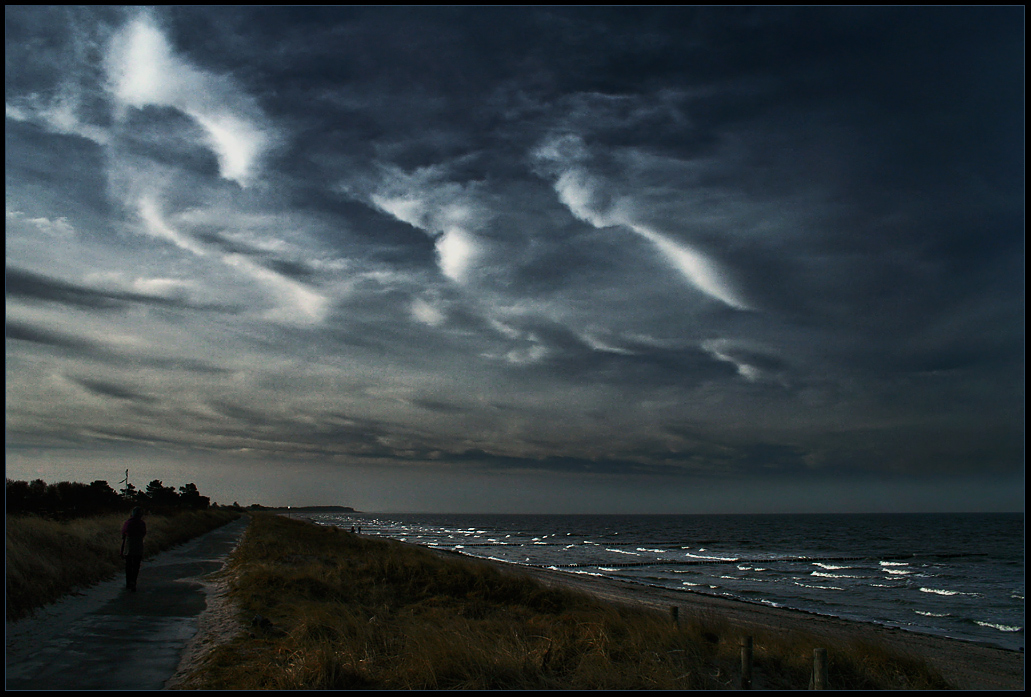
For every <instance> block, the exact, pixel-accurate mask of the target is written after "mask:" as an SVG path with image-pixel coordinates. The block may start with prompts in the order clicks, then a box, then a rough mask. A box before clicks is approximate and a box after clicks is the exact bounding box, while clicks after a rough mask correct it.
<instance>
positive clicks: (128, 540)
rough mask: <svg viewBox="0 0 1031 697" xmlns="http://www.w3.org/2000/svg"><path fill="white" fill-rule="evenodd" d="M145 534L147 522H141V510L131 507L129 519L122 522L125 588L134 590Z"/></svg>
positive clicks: (138, 573)
mask: <svg viewBox="0 0 1031 697" xmlns="http://www.w3.org/2000/svg"><path fill="white" fill-rule="evenodd" d="M146 534H147V524H146V523H144V522H143V510H142V509H141V508H140V507H139V506H137V507H136V508H134V509H132V513H131V514H130V515H129V520H127V521H125V522H124V523H122V552H121V554H122V556H123V557H124V558H125V588H126V590H129V591H133V592H135V591H136V578H137V577H138V576H139V575H140V562H142V561H143V538H144V536H145V535H146Z"/></svg>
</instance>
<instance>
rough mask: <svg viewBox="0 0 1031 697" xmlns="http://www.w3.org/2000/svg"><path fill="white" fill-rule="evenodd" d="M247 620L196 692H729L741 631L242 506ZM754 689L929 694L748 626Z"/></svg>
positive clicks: (923, 673) (910, 663) (233, 576)
mask: <svg viewBox="0 0 1031 697" xmlns="http://www.w3.org/2000/svg"><path fill="white" fill-rule="evenodd" d="M227 573H228V574H229V575H230V576H229V578H230V584H231V585H230V588H231V590H230V593H231V598H233V599H234V600H235V601H236V602H237V603H238V605H239V607H240V610H241V613H242V618H243V619H245V621H246V623H247V625H248V629H247V630H246V631H244V632H243V633H242V634H241V635H240V636H238V637H237V638H236V639H234V640H232V641H231V642H229V643H227V644H223V645H222V646H220V647H218V648H216V649H214V650H213V651H212V652H211V653H209V654H208V655H207V657H206V658H205V659H204V661H203V663H202V664H201V667H200V668H199V669H198V670H197V671H195V672H194V673H193V674H192V676H191V677H190V679H189V680H188V681H187V683H186V685H185V687H192V688H201V689H340V688H374V689H375V688H381V689H470V690H472V689H727V688H737V687H739V686H740V665H741V658H740V640H741V632H739V631H738V630H736V629H735V628H733V627H731V626H729V625H728V624H727V623H726V622H724V621H722V620H721V619H720V618H719V617H715V616H711V617H694V618H682V619H681V622H680V623H679V625H674V623H673V622H672V621H671V618H670V616H669V615H665V614H661V613H655V612H649V611H644V610H637V609H629V608H626V607H622V606H615V605H609V604H604V603H602V602H600V601H597V600H595V599H593V598H591V597H589V596H586V595H582V594H578V593H574V592H572V591H569V590H563V589H558V588H551V587H547V586H544V585H541V584H540V583H539V582H537V581H535V580H533V579H530V578H528V577H526V576H523V575H520V574H518V573H516V572H515V571H513V572H509V571H508V570H507V569H501V568H499V567H498V566H497V565H494V564H490V563H487V562H480V561H476V560H469V559H461V558H450V557H445V556H443V555H440V554H436V553H433V552H431V551H429V550H425V549H422V548H418V547H414V546H411V545H404V544H401V543H397V542H392V541H387V540H373V539H368V538H362V537H359V536H356V535H353V534H351V533H348V532H346V531H344V530H340V529H336V528H327V527H319V526H316V525H312V524H309V523H305V522H302V521H296V520H290V519H287V518H283V517H279V516H273V515H270V514H265V513H256V514H254V516H253V522H252V524H251V527H250V529H249V530H248V532H247V534H246V535H245V538H244V540H243V542H242V543H241V545H240V546H239V547H238V548H237V550H236V552H235V553H234V555H233V558H232V561H231V564H230V568H229V570H228V572H227ZM752 634H753V636H754V641H755V650H754V656H755V663H754V665H755V668H754V672H755V682H754V683H753V684H754V687H756V688H766V689H792V688H794V689H798V688H802V689H804V688H805V687H806V686H807V685H808V681H809V679H810V675H811V669H812V655H813V648H815V647H825V648H828V649H829V655H830V657H831V658H830V664H829V673H830V676H831V681H830V686H831V687H834V688H850V689H900V688H902V689H930V688H941V687H947V685H946V683H945V682H944V681H943V680H942V679H941V678H940V677H939V676H938V675H937V674H935V673H934V672H933V671H932V670H930V669H929V668H928V667H926V666H925V665H924V664H923V663H921V662H918V661H916V660H912V659H907V658H904V657H901V656H896V655H892V654H890V653H888V652H886V651H884V650H881V649H879V648H877V647H871V646H860V645H849V646H828V645H827V642H826V640H823V639H821V640H819V641H817V640H815V639H813V638H811V637H806V636H797V637H792V638H789V639H785V638H784V636H783V635H778V636H777V637H776V638H774V637H764V636H758V635H755V633H754V632H752Z"/></svg>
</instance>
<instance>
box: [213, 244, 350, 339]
mask: <svg viewBox="0 0 1031 697" xmlns="http://www.w3.org/2000/svg"><path fill="white" fill-rule="evenodd" d="M222 260H223V261H224V262H225V263H226V264H228V265H229V266H231V267H233V268H235V269H238V270H239V271H241V272H243V273H244V274H246V275H247V276H249V277H250V278H251V279H253V280H255V281H257V282H258V283H259V284H261V285H262V286H264V287H265V288H266V289H267V290H268V291H270V292H271V293H272V294H273V295H274V296H275V297H276V298H277V300H278V301H279V302H278V305H277V306H276V307H275V308H273V309H272V310H269V311H268V312H267V313H265V317H266V319H269V320H273V321H276V322H284V323H287V324H302V325H304V324H316V323H319V322H321V321H322V320H324V319H325V318H326V315H327V314H328V312H329V300H328V298H326V296H324V295H321V294H320V293H317V292H315V291H314V290H312V289H311V288H309V287H307V286H305V285H304V284H302V283H298V282H297V281H294V280H293V279H290V278H286V277H285V276H282V275H280V274H278V273H276V272H274V271H270V270H269V269H266V268H265V267H264V266H259V265H258V264H255V263H254V262H253V261H251V260H250V259H248V258H247V257H245V256H243V255H240V254H227V255H225V256H224V257H223V258H222Z"/></svg>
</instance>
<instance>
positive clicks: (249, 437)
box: [5, 6, 1025, 513]
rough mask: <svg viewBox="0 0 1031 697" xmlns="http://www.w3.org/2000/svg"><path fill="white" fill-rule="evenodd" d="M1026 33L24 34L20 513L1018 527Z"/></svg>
mask: <svg viewBox="0 0 1031 697" xmlns="http://www.w3.org/2000/svg"><path fill="white" fill-rule="evenodd" d="M1024 20H1025V15H1024V9H1023V8H1022V7H988V8H981V7H965V8H954V7H939V8H901V9H899V8H888V7H876V8H848V9H832V8H812V7H810V8H731V9H725V8H665V7H624V8H600V7H595V8H569V7H566V8H549V7H505V8H456V7H436V8H414V7H387V8H374V7H364V8H363V7H357V8H348V7H332V8H312V7H250V8H248V7H161V8H150V9H148V8H125V7H117V8H112V7H67V6H60V7H53V6H50V7H48V6H14V7H11V6H8V7H7V8H6V10H5V21H6V42H5V51H6V54H5V58H6V60H5V70H6V73H5V78H6V91H5V99H6V102H5V105H6V121H5V124H6V129H5V136H6V148H5V174H6V179H5V181H6V189H5V196H6V199H5V203H6V267H5V272H6V273H5V286H6V341H5V345H6V431H5V436H6V437H5V442H6V448H5V454H6V458H7V469H6V472H7V476H8V477H9V478H13V479H35V478H42V479H44V480H46V481H48V482H49V481H63V480H70V481H83V482H90V481H93V480H95V479H103V480H106V481H108V482H109V483H111V484H112V486H117V483H118V481H119V480H121V479H122V478H123V477H124V476H125V470H128V471H129V479H130V481H131V482H132V483H133V484H134V485H135V486H137V487H139V488H142V487H144V486H145V485H146V483H147V482H149V481H151V480H152V479H160V480H162V481H163V482H164V484H165V485H170V486H179V485H181V484H183V483H186V482H195V483H196V484H197V485H198V487H199V489H200V491H201V493H202V494H205V495H209V496H211V497H212V498H213V500H215V501H218V502H222V503H231V502H233V501H237V502H239V503H241V504H250V503H262V504H266V505H312V504H339V505H348V506H352V507H354V508H357V509H359V510H363V511H413V512H414V511H435V512H528V513H787V512H800V513H814V512H892V511H902V512H905V511H932V512H933V511H1022V510H1023V508H1024Z"/></svg>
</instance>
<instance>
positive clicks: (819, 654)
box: [813, 649, 827, 690]
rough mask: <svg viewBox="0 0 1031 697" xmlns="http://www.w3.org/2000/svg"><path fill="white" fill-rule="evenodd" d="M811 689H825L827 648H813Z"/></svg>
mask: <svg viewBox="0 0 1031 697" xmlns="http://www.w3.org/2000/svg"><path fill="white" fill-rule="evenodd" d="M813 689H814V690H826V689H827V649H813Z"/></svg>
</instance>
